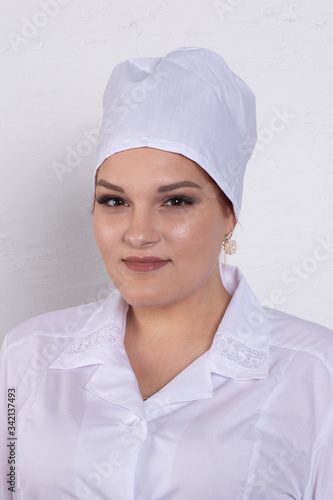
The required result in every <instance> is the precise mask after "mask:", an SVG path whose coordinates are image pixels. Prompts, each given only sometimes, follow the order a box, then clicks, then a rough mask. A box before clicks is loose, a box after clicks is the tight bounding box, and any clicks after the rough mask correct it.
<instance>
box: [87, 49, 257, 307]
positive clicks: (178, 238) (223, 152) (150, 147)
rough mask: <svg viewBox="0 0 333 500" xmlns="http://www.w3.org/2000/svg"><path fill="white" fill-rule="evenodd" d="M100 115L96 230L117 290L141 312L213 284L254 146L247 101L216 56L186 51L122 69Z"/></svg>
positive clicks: (251, 108) (252, 121)
mask: <svg viewBox="0 0 333 500" xmlns="http://www.w3.org/2000/svg"><path fill="white" fill-rule="evenodd" d="M103 107H104V115H103V122H102V126H101V134H100V140H99V146H98V154H97V167H96V171H95V177H94V180H95V183H96V200H97V201H96V203H95V207H94V208H95V213H94V230H95V235H96V241H97V244H98V247H99V249H100V251H101V254H102V257H103V260H104V263H105V266H106V269H107V271H108V273H109V275H110V277H111V279H112V281H113V283H114V285H115V286H116V287H117V288H118V289H119V291H120V292H121V293H122V294H123V296H124V298H125V299H126V300H127V301H128V302H129V303H130V304H133V305H134V304H135V305H140V304H141V305H142V306H147V305H153V304H155V305H162V304H165V303H170V302H173V301H177V300H180V299H181V298H182V297H185V296H187V295H189V294H191V293H193V292H194V291H195V290H198V289H200V287H202V286H205V284H207V283H208V282H209V280H211V279H215V280H216V283H217V282H218V281H219V280H220V274H219V267H218V256H219V253H220V250H221V246H222V242H223V239H224V238H225V236H226V234H228V233H230V232H231V231H232V230H233V228H234V226H235V224H236V219H238V216H239V211H240V206H241V199H242V189H243V176H244V171H245V165H246V162H247V160H248V158H249V157H250V155H251V152H252V150H253V147H254V143H255V137H256V117H255V98H254V95H253V93H252V92H251V90H250V89H249V88H248V87H247V85H246V84H245V83H244V82H243V81H242V80H240V78H238V77H237V76H236V75H235V74H234V73H233V72H232V71H231V70H230V68H229V67H228V66H227V64H226V63H225V61H224V60H223V59H222V57H220V56H219V55H218V54H216V53H214V52H212V51H211V50H208V49H199V48H191V47H188V48H182V49H176V50H174V51H171V52H170V53H168V54H167V55H166V56H165V57H163V58H159V57H154V58H145V59H134V60H128V61H124V62H122V63H120V64H118V65H117V66H116V68H115V69H114V71H113V73H112V75H111V78H110V80H109V82H108V84H107V87H106V90H105V93H104V101H103ZM94 187H95V186H94ZM177 196H178V198H177ZM132 257H133V258H141V257H149V258H159V259H162V260H163V261H164V264H163V265H162V264H161V265H160V267H159V269H152V270H151V271H149V270H148V271H147V270H146V271H144V270H143V269H142V266H141V268H140V266H139V265H136V266H135V265H133V264H129V263H128V259H129V258H132ZM146 268H147V266H146ZM140 269H141V270H140ZM141 271H142V272H141ZM219 282H220V281H219Z"/></svg>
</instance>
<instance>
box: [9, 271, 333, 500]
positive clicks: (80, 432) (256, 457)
mask: <svg viewBox="0 0 333 500" xmlns="http://www.w3.org/2000/svg"><path fill="white" fill-rule="evenodd" d="M220 270H221V277H222V281H223V283H224V286H225V287H226V289H227V290H228V292H229V293H230V294H231V295H232V299H231V301H230V303H229V306H228V308H227V310H226V312H225V314H224V316H223V319H222V321H221V323H220V325H219V327H218V329H217V332H216V334H215V337H214V341H213V343H212V346H211V348H210V349H209V350H208V351H207V352H205V353H204V354H203V355H202V356H200V357H199V358H197V359H196V360H195V361H194V362H193V363H191V364H190V365H189V366H187V367H186V368H185V369H184V370H183V371H182V372H181V373H179V374H178V375H177V376H176V377H175V378H174V379H173V380H171V381H170V382H169V383H168V384H167V385H166V386H165V387H163V388H162V389H161V390H160V391H158V392H157V393H156V394H154V395H153V396H151V397H150V398H148V399H147V400H146V401H143V400H142V397H141V394H140V391H139V386H138V383H137V379H136V377H135V374H134V372H133V370H132V368H131V365H130V363H129V360H128V357H127V354H126V351H125V349H124V344H123V338H124V329H125V324H126V312H127V309H128V304H127V303H126V302H125V301H124V299H123V298H122V296H121V295H120V293H119V292H118V291H117V290H114V291H113V292H112V293H111V294H110V295H109V297H108V298H107V299H106V300H105V301H100V302H98V303H93V304H89V305H84V306H78V307H73V308H70V309H66V310H62V311H56V312H51V313H47V314H43V315H41V316H38V317H36V318H33V319H31V320H28V321H27V322H25V323H23V324H22V325H20V326H18V327H17V328H15V329H14V330H13V331H12V332H11V333H10V334H8V336H7V337H6V340H5V342H4V344H3V348H2V361H1V369H2V373H1V392H2V396H1V397H2V401H1V412H2V413H1V433H2V434H1V436H2V438H3V439H2V442H1V449H0V454H1V462H0V473H1V481H2V483H1V484H2V486H1V490H0V497H1V500H7V499H15V500H69V499H71V500H72V499H92V500H247V499H251V500H274V499H279V500H290V499H297V500H299V499H302V500H310V499H311V500H332V498H333V406H332V402H333V398H332V396H333V377H332V372H333V332H332V331H330V330H328V329H326V328H324V327H322V326H319V325H316V324H313V323H310V322H307V321H305V320H302V319H299V318H296V317H293V316H290V315H287V314H285V313H282V312H279V311H275V310H273V309H269V308H265V307H262V306H261V305H260V303H259V302H258V300H257V299H256V298H255V296H254V294H253V292H252V291H251V289H250V287H249V285H248V284H247V282H246V280H245V278H244V277H243V276H242V274H241V272H240V271H239V269H238V268H236V267H233V266H229V265H222V264H221V266H220ZM222 271H223V272H222ZM7 388H14V389H15V391H16V401H15V404H16V421H15V426H16V437H17V440H16V441H14V440H11V438H10V439H7V437H8V435H7V433H6V429H7V402H6V401H5V399H6V396H7ZM3 410H5V412H4V411H3ZM4 430H5V432H4ZM4 441H6V442H4ZM6 443H7V444H8V443H9V444H10V445H12V447H13V448H15V449H14V453H15V457H14V459H15V471H14V473H15V484H16V486H15V490H16V491H15V494H14V493H11V492H10V491H8V489H7V488H8V484H7V483H6V481H4V480H3V478H4V477H6V478H7V479H8V476H6V474H8V472H9V467H10V466H9V464H8V463H7V462H8V456H9V454H10V450H11V447H10V446H7V447H6ZM14 445H15V446H14Z"/></svg>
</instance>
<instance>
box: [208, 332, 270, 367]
mask: <svg viewBox="0 0 333 500" xmlns="http://www.w3.org/2000/svg"><path fill="white" fill-rule="evenodd" d="M211 349H212V351H213V352H216V353H217V354H219V355H220V356H223V357H224V358H227V359H230V361H233V362H234V363H237V364H238V365H240V366H244V367H245V368H252V369H256V368H265V369H266V368H268V354H267V353H265V352H262V351H257V350H255V349H250V348H249V347H247V346H246V345H244V344H242V342H239V341H238V340H236V339H234V338H232V337H229V336H227V335H219V336H217V337H216V338H215V340H214V342H213V345H212V348H211Z"/></svg>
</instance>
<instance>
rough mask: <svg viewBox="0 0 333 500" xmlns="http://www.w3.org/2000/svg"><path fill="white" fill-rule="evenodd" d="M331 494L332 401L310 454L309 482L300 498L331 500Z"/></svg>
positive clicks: (332, 469) (332, 474)
mask: <svg viewBox="0 0 333 500" xmlns="http://www.w3.org/2000/svg"><path fill="white" fill-rule="evenodd" d="M332 494H333V402H332V403H331V406H330V410H329V411H328V414H327V416H326V419H325V421H324V424H323V426H322V428H321V431H320V433H319V435H318V438H317V441H316V444H315V447H314V449H313V454H312V462H311V472H310V477H309V482H308V485H307V488H306V491H305V494H304V496H303V499H302V500H332Z"/></svg>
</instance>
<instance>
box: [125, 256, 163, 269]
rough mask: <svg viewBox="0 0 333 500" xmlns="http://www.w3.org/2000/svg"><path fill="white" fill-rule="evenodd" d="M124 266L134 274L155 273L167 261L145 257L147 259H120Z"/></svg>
mask: <svg viewBox="0 0 333 500" xmlns="http://www.w3.org/2000/svg"><path fill="white" fill-rule="evenodd" d="M122 260H123V262H124V264H125V265H126V266H127V267H128V269H130V270H131V271H135V272H149V271H155V270H156V269H160V268H161V267H163V266H165V265H166V264H167V263H168V262H169V260H163V259H159V258H158V257H153V256H147V257H127V258H126V259H122Z"/></svg>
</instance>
